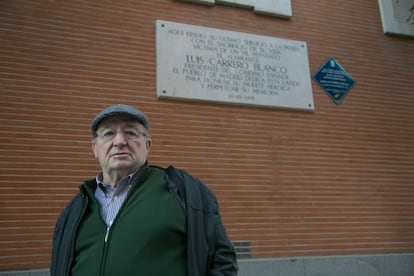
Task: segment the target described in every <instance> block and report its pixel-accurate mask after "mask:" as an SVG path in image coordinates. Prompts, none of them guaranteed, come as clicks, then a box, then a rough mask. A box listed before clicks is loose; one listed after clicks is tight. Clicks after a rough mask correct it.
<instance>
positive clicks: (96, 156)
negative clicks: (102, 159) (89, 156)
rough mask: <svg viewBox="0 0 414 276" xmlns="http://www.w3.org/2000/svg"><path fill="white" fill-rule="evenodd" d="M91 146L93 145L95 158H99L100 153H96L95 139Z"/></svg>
mask: <svg viewBox="0 0 414 276" xmlns="http://www.w3.org/2000/svg"><path fill="white" fill-rule="evenodd" d="M91 147H92V152H93V157H94V158H95V159H98V155H97V154H96V144H95V141H92V143H91Z"/></svg>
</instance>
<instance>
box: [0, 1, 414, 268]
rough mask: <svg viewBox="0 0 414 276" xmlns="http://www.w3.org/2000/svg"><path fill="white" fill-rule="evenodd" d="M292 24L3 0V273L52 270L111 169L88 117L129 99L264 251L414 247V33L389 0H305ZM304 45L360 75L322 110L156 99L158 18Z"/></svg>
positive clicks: (175, 160) (296, 6) (181, 9)
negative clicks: (58, 239)
mask: <svg viewBox="0 0 414 276" xmlns="http://www.w3.org/2000/svg"><path fill="white" fill-rule="evenodd" d="M292 10H293V17H292V18H291V19H290V20H286V19H279V18H275V17H271V16H265V15H258V14H254V13H253V12H251V11H250V10H249V9H243V8H237V7H228V6H224V5H218V4H216V5H214V6H202V5H196V4H190V3H186V2H183V1H172V0H153V1H20V0H16V1H11V0H8V1H0V99H1V104H2V108H1V110H0V115H1V116H0V123H1V126H2V127H1V128H0V152H1V155H0V168H1V169H0V197H1V200H0V271H2V270H16V269H35V268H45V267H48V266H49V252H50V246H51V237H52V231H53V226H54V223H55V220H56V217H57V216H58V214H59V212H60V211H61V210H62V208H63V207H64V206H65V205H66V204H67V202H68V200H70V198H71V197H72V196H73V195H74V194H75V193H76V191H77V187H78V185H79V184H80V182H81V181H82V180H83V179H85V178H89V177H93V176H94V175H95V174H96V172H97V170H98V166H97V164H96V162H95V160H93V155H92V152H91V149H90V136H89V122H90V120H91V119H92V117H93V116H94V115H95V114H96V113H97V112H98V111H99V110H100V109H102V108H104V107H106V106H108V105H110V104H113V103H127V104H131V105H133V106H135V107H138V108H140V109H141V110H142V111H144V112H146V113H147V115H148V117H149V118H150V121H151V126H150V128H151V134H152V137H153V141H154V142H153V148H152V151H151V153H150V158H149V159H150V162H151V163H152V164H156V165H162V166H166V165H169V164H174V165H176V166H178V167H181V168H184V169H186V170H188V171H189V172H191V173H192V174H194V175H196V176H197V177H199V178H200V179H201V180H203V181H204V182H205V183H206V184H207V185H208V186H209V187H210V188H211V189H212V190H214V191H215V192H216V194H217V196H218V199H219V201H220V204H221V207H222V213H223V219H224V222H225V224H226V227H227V229H228V233H229V235H230V237H231V238H232V240H233V241H235V242H245V243H246V244H247V245H249V244H250V245H251V257H253V258H262V257H290V256H309V255H311V256H320V255H338V254H380V253H405V252H413V250H414V235H413V233H414V220H413V218H414V215H413V214H414V201H413V196H414V184H413V178H414V170H413V167H414V141H413V135H414V124H413V115H414V94H413V87H414V77H413V76H414V40H413V39H407V38H397V37H389V36H385V35H384V34H383V33H382V27H381V20H380V15H379V8H378V4H377V2H376V1H338V0H334V1H325V0H319V1H313V2H312V4H310V3H309V2H306V1H292ZM156 19H161V20H168V21H173V22H178V23H186V24H193V25H199V26H205V27H212V28H219V29H225V30H231V31H238V32H245V33H253V34H258V35H265V36H272V37H280V38H286V39H294V40H300V41H306V42H307V45H308V49H309V62H310V71H311V72H312V73H313V72H315V71H316V70H317V69H318V68H319V66H320V65H321V64H322V63H323V62H325V60H326V59H327V58H328V57H329V56H334V57H335V58H336V59H337V60H338V61H339V62H340V63H341V64H342V65H343V66H344V67H345V69H346V70H347V72H349V73H350V74H351V75H352V77H353V78H354V79H355V80H356V82H357V84H356V86H355V87H354V88H353V89H352V90H351V92H350V93H349V94H348V95H347V96H346V98H345V99H344V101H343V102H342V103H341V104H339V105H336V104H334V103H333V102H332V101H331V100H330V99H329V97H328V96H327V95H326V94H325V93H324V92H323V91H322V90H321V89H320V88H319V86H318V85H316V84H315V83H314V82H313V83H312V85H313V96H314V101H315V112H314V113H306V112H298V111H286V110H278V109H262V108H255V107H242V106H229V105H218V104H208V103H194V102H179V101H171V100H158V99H157V98H156V96H155V95H156V92H155V85H156V79H155V77H156V75H155V70H156V68H155V67H156V66H155V52H154V49H155V38H154V36H155V20H156Z"/></svg>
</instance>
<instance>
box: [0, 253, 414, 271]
mask: <svg viewBox="0 0 414 276" xmlns="http://www.w3.org/2000/svg"><path fill="white" fill-rule="evenodd" d="M239 266H240V271H239V276H413V275H414V253H412V254H384V255H349V256H326V257H302V258H272V259H270V258H269V259H242V260H239ZM0 276H49V269H37V270H25V271H3V272H1V271H0ZM131 276H132V275H131Z"/></svg>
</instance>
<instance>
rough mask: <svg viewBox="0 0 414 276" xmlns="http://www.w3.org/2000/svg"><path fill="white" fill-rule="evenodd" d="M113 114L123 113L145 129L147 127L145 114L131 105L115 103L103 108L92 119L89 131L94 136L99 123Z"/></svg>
mask: <svg viewBox="0 0 414 276" xmlns="http://www.w3.org/2000/svg"><path fill="white" fill-rule="evenodd" d="M114 115H125V116H128V117H130V118H132V119H135V120H137V121H138V122H140V123H141V124H142V125H143V126H144V127H145V128H146V129H148V118H147V116H145V114H144V113H143V112H141V111H139V110H138V109H135V108H133V107H132V106H129V105H125V104H116V105H112V106H110V107H108V108H106V109H104V110H102V111H101V112H100V113H98V115H96V117H95V118H94V119H93V120H92V123H91V131H92V134H93V135H94V136H96V130H97V129H98V125H99V123H100V122H101V121H102V120H103V119H105V118H108V117H110V116H114Z"/></svg>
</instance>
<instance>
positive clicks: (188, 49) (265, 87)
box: [156, 20, 314, 111]
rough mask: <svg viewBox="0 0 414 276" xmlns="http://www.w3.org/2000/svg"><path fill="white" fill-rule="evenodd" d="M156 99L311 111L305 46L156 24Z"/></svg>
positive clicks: (235, 33) (250, 36) (289, 41)
mask: <svg viewBox="0 0 414 276" xmlns="http://www.w3.org/2000/svg"><path fill="white" fill-rule="evenodd" d="M156 58H157V97H159V98H173V99H182V100H196V101H209V102H220V103H232V104H243V105H255V106H262V107H275V108H290V109H299V110H304V111H313V110H314V104H313V96H312V86H311V80H310V73H309V63H308V54H307V46H306V43H305V42H301V41H293V40H286V39H279V38H273V37H265V36H258V35H252V34H245V33H239V32H231V31H224V30H218V29H212V28H205V27H199V26H192V25H185V24H179V23H173V22H167V21H161V20H157V21H156Z"/></svg>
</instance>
